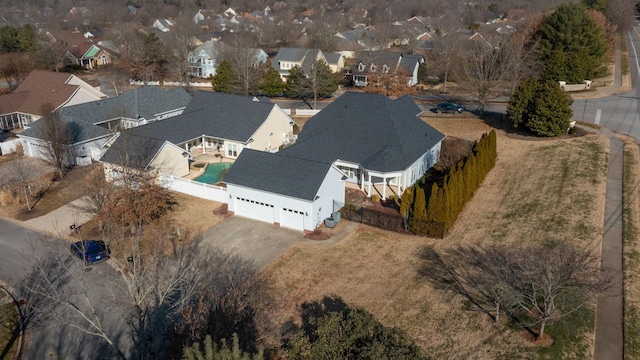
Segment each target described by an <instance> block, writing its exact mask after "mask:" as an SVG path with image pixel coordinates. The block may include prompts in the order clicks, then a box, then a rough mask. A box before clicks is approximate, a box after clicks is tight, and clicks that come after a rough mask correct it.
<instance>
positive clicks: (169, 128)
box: [126, 91, 275, 145]
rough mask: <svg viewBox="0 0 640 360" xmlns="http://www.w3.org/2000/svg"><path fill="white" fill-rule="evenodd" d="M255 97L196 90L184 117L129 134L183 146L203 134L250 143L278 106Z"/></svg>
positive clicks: (144, 126)
mask: <svg viewBox="0 0 640 360" xmlns="http://www.w3.org/2000/svg"><path fill="white" fill-rule="evenodd" d="M254 99H255V97H253V96H244V95H234V94H223V93H219V92H213V91H197V92H196V93H195V94H194V96H193V98H192V99H191V102H189V104H188V105H187V107H186V108H185V110H184V112H183V113H182V115H178V116H174V117H172V118H168V119H166V120H162V121H157V122H155V123H152V124H148V125H143V126H138V127H136V128H133V129H129V130H127V131H126V132H128V133H131V134H133V135H137V136H143V137H147V138H154V139H162V140H168V141H169V142H171V143H173V144H176V145H178V144H181V143H184V142H186V141H188V140H191V139H195V138H198V137H200V136H202V135H207V136H213V137H217V138H221V139H225V140H233V141H240V142H247V141H248V140H249V139H250V138H251V136H252V135H253V134H254V133H255V132H256V130H258V128H259V127H260V126H261V125H262V123H263V122H264V121H265V120H266V119H267V117H268V116H269V114H270V113H271V111H272V109H273V107H274V106H275V104H273V103H271V102H265V101H254Z"/></svg>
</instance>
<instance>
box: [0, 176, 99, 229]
mask: <svg viewBox="0 0 640 360" xmlns="http://www.w3.org/2000/svg"><path fill="white" fill-rule="evenodd" d="M94 166H95V165H94ZM92 167H93V166H84V167H82V166H76V167H74V168H73V169H71V170H70V171H69V172H68V173H67V174H66V175H65V176H64V177H63V178H62V180H55V181H51V180H52V179H55V178H56V174H55V172H52V173H49V174H46V175H44V176H41V177H39V178H37V179H34V180H31V181H30V183H31V184H32V193H33V194H34V196H35V195H36V193H38V192H42V194H43V195H42V197H40V198H38V197H36V200H37V202H36V203H35V206H34V207H33V209H32V210H31V211H30V212H28V211H27V208H26V206H25V205H24V199H23V198H22V196H21V194H20V193H19V191H20V188H19V185H18V188H17V189H18V190H17V191H18V192H16V186H15V185H12V184H8V185H7V186H5V187H3V188H2V189H0V201H2V206H0V215H1V216H4V217H8V218H12V219H16V220H20V221H25V220H29V219H33V218H36V217H39V216H42V215H44V214H47V213H49V212H51V211H53V210H55V209H57V208H59V207H60V206H62V205H65V204H68V203H70V202H72V201H73V200H76V199H78V198H80V197H82V195H83V192H82V191H83V190H82V189H83V186H82V182H83V180H84V178H85V176H86V175H87V174H88V173H89V172H90V171H91V168H92Z"/></svg>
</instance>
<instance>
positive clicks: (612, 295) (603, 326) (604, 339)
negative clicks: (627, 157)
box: [593, 129, 624, 360]
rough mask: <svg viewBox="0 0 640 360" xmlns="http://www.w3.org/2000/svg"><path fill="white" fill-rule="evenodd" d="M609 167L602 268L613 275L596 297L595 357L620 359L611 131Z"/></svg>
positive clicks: (615, 144) (616, 174) (617, 164)
mask: <svg viewBox="0 0 640 360" xmlns="http://www.w3.org/2000/svg"><path fill="white" fill-rule="evenodd" d="M601 133H602V135H605V136H607V138H609V144H610V145H609V166H608V169H607V192H606V202H605V211H604V226H603V238H602V253H601V265H600V267H601V269H602V270H604V271H606V272H607V273H608V274H610V275H611V276H612V278H613V283H612V287H611V288H610V289H609V290H608V291H607V294H603V295H601V296H599V297H598V301H597V307H596V336H595V350H594V356H593V358H594V360H618V359H620V360H622V359H623V354H624V334H623V275H622V207H623V198H622V181H623V174H622V172H623V165H624V158H623V143H622V141H621V140H620V139H618V138H616V137H615V136H614V135H613V134H612V133H611V132H610V131H608V130H606V129H605V130H603V131H602V132H601Z"/></svg>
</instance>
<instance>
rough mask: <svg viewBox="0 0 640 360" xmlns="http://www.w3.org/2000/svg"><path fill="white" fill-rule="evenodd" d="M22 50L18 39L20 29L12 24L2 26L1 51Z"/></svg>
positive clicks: (0, 33)
mask: <svg viewBox="0 0 640 360" xmlns="http://www.w3.org/2000/svg"><path fill="white" fill-rule="evenodd" d="M19 50H20V41H19V40H18V30H17V29H16V28H14V27H13V26H11V25H5V26H3V27H1V28H0V51H1V52H14V51H19Z"/></svg>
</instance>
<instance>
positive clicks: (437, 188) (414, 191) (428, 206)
mask: <svg viewBox="0 0 640 360" xmlns="http://www.w3.org/2000/svg"><path fill="white" fill-rule="evenodd" d="M497 157H498V151H497V140H496V133H495V130H492V131H491V132H490V133H486V134H484V135H482V138H480V140H479V141H477V142H476V143H475V144H474V146H473V149H472V151H471V152H470V154H469V156H468V157H467V158H465V159H463V160H460V161H459V162H458V163H457V164H456V165H455V166H453V167H452V168H451V169H450V171H449V173H448V174H447V175H446V176H445V177H444V181H442V183H441V184H438V183H437V182H429V181H428V180H429V179H421V180H420V181H419V182H418V184H416V185H414V186H412V187H411V188H408V189H407V190H406V191H405V192H404V193H403V195H402V199H401V203H400V214H401V215H402V217H403V218H405V219H406V221H407V225H408V229H409V230H410V231H411V232H413V233H414V234H418V235H427V236H431V237H438V238H444V236H445V235H446V234H447V232H448V231H449V228H451V226H452V225H453V223H454V222H455V221H456V219H457V218H458V214H460V212H461V211H462V209H464V206H465V204H466V203H467V202H468V201H469V200H471V198H472V197H473V194H474V193H475V191H476V190H477V189H478V188H479V187H480V184H481V183H482V181H483V180H484V178H485V176H486V175H487V173H488V172H489V171H490V170H491V169H492V168H493V167H494V165H495V163H496V159H497ZM425 176H426V175H425ZM425 184H431V188H430V189H428V192H426V191H425V189H424V186H425Z"/></svg>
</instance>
